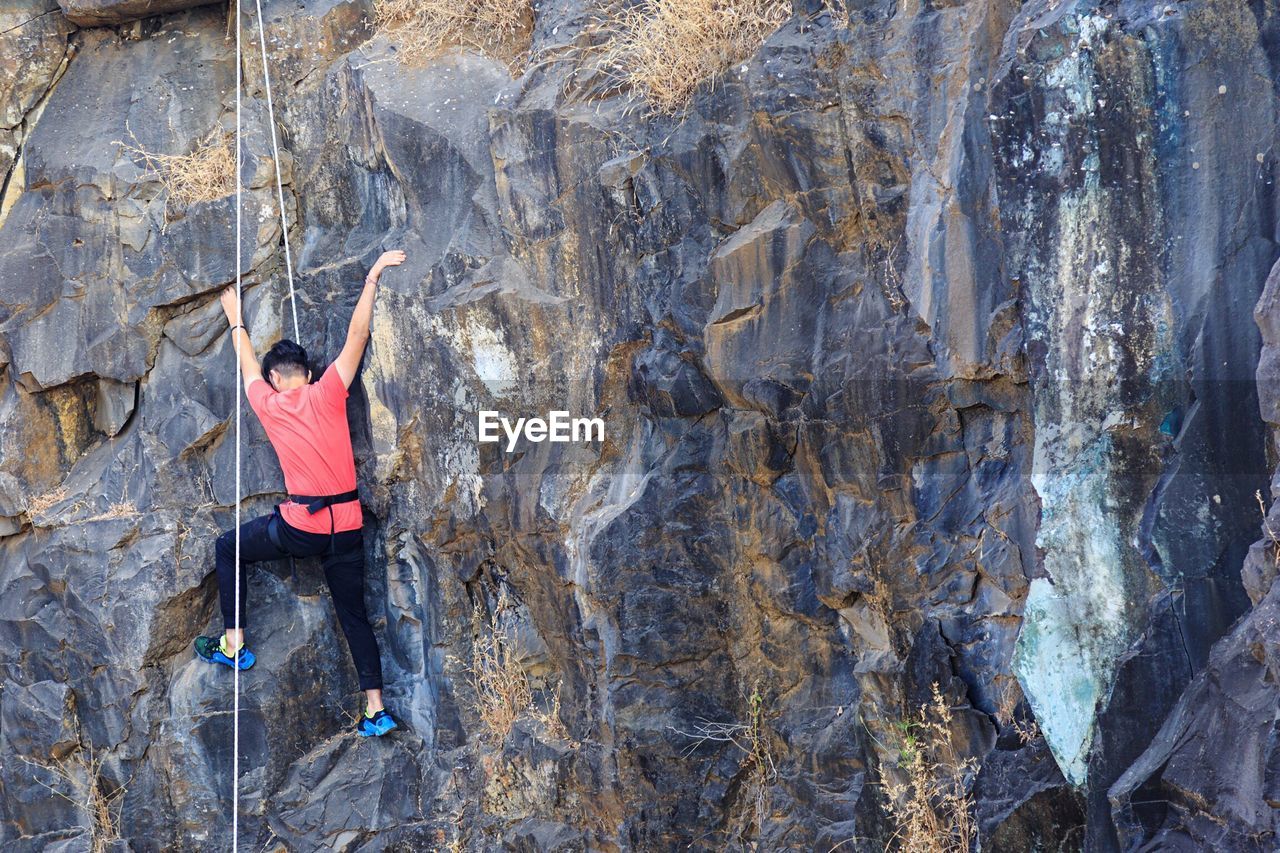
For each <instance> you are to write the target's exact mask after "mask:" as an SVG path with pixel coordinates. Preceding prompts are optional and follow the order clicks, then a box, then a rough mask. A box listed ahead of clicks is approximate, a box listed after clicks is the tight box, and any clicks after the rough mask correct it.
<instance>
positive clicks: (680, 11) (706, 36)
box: [607, 0, 792, 113]
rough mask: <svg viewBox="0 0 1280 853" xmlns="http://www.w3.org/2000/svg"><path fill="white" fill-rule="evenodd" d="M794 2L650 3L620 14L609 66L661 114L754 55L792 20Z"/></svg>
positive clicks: (614, 26) (702, 0)
mask: <svg viewBox="0 0 1280 853" xmlns="http://www.w3.org/2000/svg"><path fill="white" fill-rule="evenodd" d="M791 9H792V4H791V0H646V2H643V3H640V4H639V5H637V6H634V7H632V8H629V9H623V10H621V11H620V12H618V13H617V17H616V18H615V19H614V21H613V22H612V23H611V28H612V29H613V31H614V33H615V35H614V37H613V39H612V44H611V46H610V48H609V56H608V60H607V66H608V68H609V70H610V73H611V75H612V76H613V77H614V78H615V80H616V81H617V82H618V83H619V84H621V85H623V86H625V87H627V88H629V89H631V90H633V91H636V92H639V93H640V94H641V95H643V96H644V98H645V100H646V101H648V103H649V104H650V105H651V106H652V107H654V109H656V110H658V111H659V112H666V113H675V112H679V111H680V110H682V109H684V108H685V107H686V106H688V104H689V101H690V100H692V98H693V94H694V92H695V91H696V90H697V89H698V87H699V86H700V85H702V84H703V83H704V82H707V81H709V80H714V79H715V78H716V77H718V76H719V75H720V74H722V73H723V72H724V71H725V70H726V69H728V68H729V67H730V66H731V65H733V64H734V63H736V62H741V61H742V60H744V59H746V58H747V57H749V56H751V55H752V54H753V53H755V52H756V51H757V50H759V49H760V46H761V45H762V44H764V42H765V39H767V38H768V37H769V35H770V34H772V33H773V31H774V30H776V29H777V28H778V27H780V26H782V24H783V23H785V22H786V21H787V20H788V19H789V18H790V17H791Z"/></svg>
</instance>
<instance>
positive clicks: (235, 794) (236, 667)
mask: <svg viewBox="0 0 1280 853" xmlns="http://www.w3.org/2000/svg"><path fill="white" fill-rule="evenodd" d="M240 56H241V51H240V0H236V305H237V306H238V307H239V306H243V305H244V302H243V301H242V300H241V298H240V292H241V282H240V262H241V255H242V253H243V248H242V246H241V241H240V234H241V220H242V218H243V217H242V216H241V211H240V169H241V166H242V162H241V145H240V137H241V129H240V89H241V87H242V85H243V82H242V80H241V76H242V73H243V72H242V69H241V65H240ZM239 310H240V311H241V314H240V322H241V323H243V322H244V313H243V311H244V309H243V308H240V309H239ZM241 331H244V332H245V334H246V335H247V334H248V331H247V330H241ZM236 339H237V335H236V333H235V332H234V331H233V333H232V341H233V342H234V341H235V340H236ZM233 349H234V350H235V354H236V385H235V389H236V390H235V396H236V596H235V604H236V616H235V623H236V637H237V638H239V637H241V634H240V409H241V403H240V389H241V386H242V384H243V382H242V376H241V373H242V370H241V367H240V347H239V346H234V347H233ZM242 645H244V643H243V642H240V643H239V644H238V645H237V647H236V648H235V649H234V650H232V652H231V655H232V657H231V671H232V673H233V676H234V682H235V688H234V690H235V700H234V701H235V704H234V705H233V710H232V724H231V726H232V729H231V731H232V734H231V779H232V782H231V786H232V795H231V853H239V850H240V648H239V647H240V646H242Z"/></svg>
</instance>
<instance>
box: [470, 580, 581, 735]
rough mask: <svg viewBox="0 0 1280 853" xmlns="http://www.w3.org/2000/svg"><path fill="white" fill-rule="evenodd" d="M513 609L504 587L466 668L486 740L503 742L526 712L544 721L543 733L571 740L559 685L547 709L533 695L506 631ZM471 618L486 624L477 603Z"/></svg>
mask: <svg viewBox="0 0 1280 853" xmlns="http://www.w3.org/2000/svg"><path fill="white" fill-rule="evenodd" d="M511 608H512V604H511V601H510V597H509V595H508V593H507V588H506V587H505V586H504V587H501V588H500V589H499V591H498V600H497V602H496V603H495V605H494V612H493V620H492V625H491V626H490V630H484V629H483V628H481V630H480V631H479V632H478V633H479V637H478V639H476V640H475V642H474V643H473V644H472V651H471V662H470V665H469V666H468V668H467V680H468V682H469V683H470V684H471V687H472V689H473V690H474V691H475V712H476V715H477V716H478V717H479V718H480V721H481V723H483V725H484V730H485V733H486V735H487V740H488V741H489V742H490V744H491V745H494V746H497V745H499V744H501V743H502V742H503V741H504V740H506V737H507V735H508V734H510V733H511V727H512V726H514V725H515V722H516V720H518V719H519V718H520V716H521V715H522V714H525V713H528V715H529V716H530V717H531V718H533V719H534V720H536V721H537V722H538V723H540V724H541V726H542V729H543V733H544V734H545V735H547V736H548V737H550V738H554V739H560V740H570V738H569V733H568V731H567V730H566V729H565V727H564V723H562V722H561V721H560V691H559V688H558V687H557V689H556V691H555V693H554V694H553V697H552V704H551V707H550V708H548V709H546V710H543V709H541V708H539V707H538V704H537V702H535V701H534V698H533V687H532V686H531V685H530V683H529V676H528V674H527V673H526V672H525V670H524V667H523V666H521V665H520V657H519V655H518V653H517V649H516V648H515V644H514V643H512V642H511V641H510V640H508V639H507V638H506V636H505V635H504V633H503V629H502V627H501V626H502V622H503V616H505V615H506V614H507V613H508V612H509V611H510V610H511ZM472 619H473V621H474V622H476V623H478V624H481V625H482V624H483V621H484V617H483V614H482V613H481V611H480V606H479V603H478V602H477V604H476V607H475V609H474V610H473V613H472ZM455 660H456V659H455ZM574 745H575V746H576V745H577V744H576V743H575V744H574Z"/></svg>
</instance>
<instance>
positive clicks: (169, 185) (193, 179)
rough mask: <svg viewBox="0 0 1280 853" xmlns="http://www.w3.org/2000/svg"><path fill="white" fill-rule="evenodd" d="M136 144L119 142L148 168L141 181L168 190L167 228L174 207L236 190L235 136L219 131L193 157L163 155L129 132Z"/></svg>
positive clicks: (117, 143)
mask: <svg viewBox="0 0 1280 853" xmlns="http://www.w3.org/2000/svg"><path fill="white" fill-rule="evenodd" d="M129 137H130V138H131V139H132V140H133V144H132V145H131V144H129V143H127V142H121V141H117V142H116V145H119V146H120V148H121V150H123V151H124V152H126V153H127V154H129V155H130V156H131V157H132V158H133V159H134V162H135V163H137V164H138V165H139V166H143V167H145V169H146V171H145V172H143V174H142V176H141V178H140V180H143V181H149V180H156V181H159V182H160V183H161V184H162V185H163V186H164V190H165V208H164V221H165V225H166V226H167V225H168V224H169V221H170V217H169V213H170V210H171V208H173V207H187V206H189V205H192V204H198V203H199V202H204V201H215V200H216V199H220V198H224V197H226V196H228V195H231V194H232V193H234V192H235V191H236V163H235V152H234V148H233V140H234V138H235V137H234V135H233V134H231V133H228V132H226V131H225V130H223V129H221V128H215V129H214V130H213V131H212V132H211V133H210V134H209V135H208V136H206V137H205V138H204V139H202V140H200V141H199V142H197V143H196V147H195V148H194V149H193V150H192V151H191V153H189V154H159V153H157V152H155V151H148V150H147V149H145V148H143V147H142V146H141V145H140V144H138V139H137V137H135V136H134V135H133V132H132V131H130V132H129Z"/></svg>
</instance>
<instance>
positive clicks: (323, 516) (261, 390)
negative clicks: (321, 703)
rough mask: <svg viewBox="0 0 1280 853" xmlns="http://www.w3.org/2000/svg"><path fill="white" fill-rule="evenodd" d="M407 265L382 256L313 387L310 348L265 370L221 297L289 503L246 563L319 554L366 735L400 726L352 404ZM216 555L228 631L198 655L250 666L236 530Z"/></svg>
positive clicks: (255, 539)
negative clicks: (396, 279)
mask: <svg viewBox="0 0 1280 853" xmlns="http://www.w3.org/2000/svg"><path fill="white" fill-rule="evenodd" d="M404 258H405V255H404V252H400V251H393V252H385V253H383V255H382V256H381V257H379V258H378V261H377V263H375V264H374V265H373V269H371V270H370V271H369V274H368V275H367V276H366V277H365V280H364V291H363V292H362V293H361V294H360V300H359V301H358V302H357V303H356V308H355V311H354V312H352V315H351V323H350V325H349V326H348V328H347V340H346V343H345V344H344V345H343V347H342V352H341V353H339V354H338V357H337V358H336V359H334V361H333V363H332V364H330V365H329V366H328V367H327V368H326V369H325V371H324V373H323V374H322V375H321V376H320V381H318V382H316V383H314V384H312V383H311V371H310V369H308V367H307V353H306V350H304V349H303V348H302V347H301V346H299V345H298V344H297V343H295V342H293V341H290V340H282V341H280V342H278V343H277V344H276V345H275V346H273V347H272V348H271V349H270V350H268V351H267V354H266V355H265V356H263V358H262V364H261V365H259V364H258V361H257V359H256V358H255V357H254V352H253V343H252V342H251V341H250V340H249V332H248V330H247V329H245V327H244V324H243V321H242V316H241V313H240V300H239V299H238V298H237V297H236V291H235V288H231V287H229V288H227V289H226V290H225V291H223V293H222V308H223V310H224V311H225V312H226V314H227V322H228V323H229V324H230V326H231V334H232V339H233V341H234V342H235V347H236V352H237V353H238V355H239V358H240V366H241V369H242V370H243V372H244V388H245V394H246V396H248V398H249V405H250V406H251V407H252V408H253V411H254V413H255V414H257V416H258V419H259V420H260V421H261V422H262V426H263V428H264V429H265V430H266V433H267V438H268V439H269V440H270V441H271V446H272V447H273V448H275V451H276V456H277V457H278V458H279V460H280V468H281V469H282V470H283V471H284V483H285V488H286V489H288V492H289V500H287V501H285V502H284V503H281V504H277V505H276V507H275V508H274V509H273V510H272V512H271V513H269V514H268V515H263V516H259V517H258V518H255V519H252V520H251V521H247V522H245V523H244V524H242V525H241V526H240V563H241V566H243V565H244V564H245V563H255V562H259V561H262V560H278V559H280V558H282V557H286V556H293V557H316V556H318V557H320V559H321V563H322V565H323V566H324V576H325V580H326V581H327V582H328V585H329V593H330V595H331V596H332V597H333V605H334V609H335V610H336V611H337V613H338V622H339V624H341V625H342V632H343V634H345V635H346V638H347V647H348V648H349V649H350V650H351V657H352V658H353V659H354V660H355V665H356V673H357V674H358V675H359V677H360V689H361V690H363V691H364V692H365V712H364V714H362V715H361V717H360V721H359V722H358V723H357V724H356V731H358V732H359V733H360V734H361V735H363V736H365V737H368V736H372V735H383V734H386V733H387V732H389V731H391V730H392V729H394V728H395V727H396V722H395V720H394V719H392V717H391V715H390V714H388V713H387V711H386V709H385V708H384V707H383V705H382V663H381V660H380V659H379V656H378V641H377V640H376V639H375V638H374V636H373V629H372V628H371V627H370V626H369V618H368V616H367V615H366V614H365V607H364V534H363V532H362V530H361V527H362V513H361V510H360V499H359V496H358V494H357V492H356V466H355V457H354V456H353V455H352V452H351V432H350V428H349V426H348V424H347V407H346V399H347V389H348V388H349V387H351V381H352V379H354V378H355V375H356V368H358V367H359V365H360V358H361V356H362V355H363V353H364V348H365V345H366V344H367V343H368V341H369V324H370V322H371V320H372V319H373V299H374V291H375V290H376V289H377V286H378V278H379V277H380V276H381V275H382V271H383V270H384V269H386V268H387V267H394V266H399V265H400V264H402V263H404ZM264 375H265V376H266V379H264V378H263V376H264ZM215 552H216V562H217V570H218V600H219V603H220V604H221V606H222V622H223V627H224V629H225V630H224V632H223V634H222V636H221V637H204V636H201V637H197V638H196V642H195V647H196V655H198V656H199V657H200V658H201V659H202V660H205V661H208V662H210V663H220V664H224V665H225V666H229V667H230V666H237V665H238V666H239V667H240V669H242V670H244V669H248V668H249V667H251V666H253V664H254V660H255V658H254V655H253V652H251V651H249V650H248V649H247V648H245V644H244V628H243V626H244V624H245V619H244V613H245V606H244V605H245V598H246V595H245V593H246V587H247V583H246V580H245V574H246V573H245V572H244V571H243V570H242V571H241V573H240V618H239V621H238V622H237V620H236V612H235V594H236V583H235V578H236V540H235V530H234V529H232V530H228V531H226V532H225V533H223V534H222V535H221V536H219V537H218V543H217V547H216V549H215ZM237 624H238V625H240V626H241V627H240V629H239V630H237V629H236V625H237Z"/></svg>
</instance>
